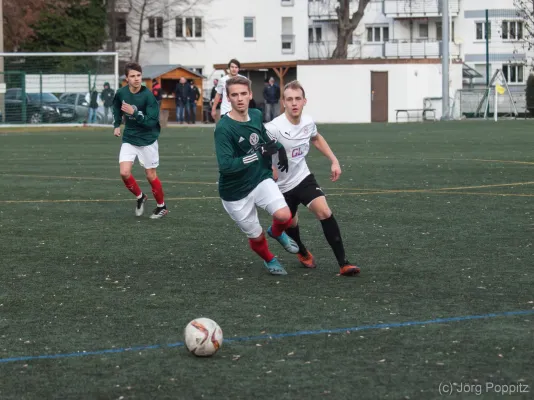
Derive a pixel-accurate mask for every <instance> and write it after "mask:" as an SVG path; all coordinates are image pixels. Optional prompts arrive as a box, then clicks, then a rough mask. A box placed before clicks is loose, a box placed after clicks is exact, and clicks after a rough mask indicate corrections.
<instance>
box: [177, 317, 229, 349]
mask: <svg viewBox="0 0 534 400" xmlns="http://www.w3.org/2000/svg"><path fill="white" fill-rule="evenodd" d="M184 339H185V346H186V347H187V350H189V351H190V352H191V353H193V354H194V355H195V356H198V357H209V356H212V355H214V354H215V353H217V351H219V349H220V348H221V346H222V343H223V332H222V329H221V327H220V326H219V325H218V324H217V323H216V322H215V321H213V320H212V319H209V318H196V319H194V320H192V321H191V322H189V323H188V324H187V326H186V327H185V330H184Z"/></svg>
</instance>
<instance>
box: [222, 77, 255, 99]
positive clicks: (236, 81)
mask: <svg viewBox="0 0 534 400" xmlns="http://www.w3.org/2000/svg"><path fill="white" fill-rule="evenodd" d="M232 85H245V86H246V87H248V91H249V92H252V87H251V84H250V81H249V80H248V79H247V78H245V77H244V76H234V77H233V78H230V79H228V80H227V81H226V94H227V95H228V96H230V86H232Z"/></svg>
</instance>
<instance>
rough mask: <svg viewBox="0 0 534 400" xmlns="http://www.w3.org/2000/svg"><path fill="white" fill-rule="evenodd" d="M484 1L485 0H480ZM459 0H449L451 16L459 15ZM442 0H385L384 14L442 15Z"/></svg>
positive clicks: (393, 15)
mask: <svg viewBox="0 0 534 400" xmlns="http://www.w3.org/2000/svg"><path fill="white" fill-rule="evenodd" d="M480 2H481V3H483V0H480ZM459 3H460V2H459V0H449V12H450V14H451V16H457V15H458V13H459V11H460V4H459ZM441 4H442V0H384V14H386V16H388V17H395V16H412V17H415V16H427V17H428V16H439V15H441Z"/></svg>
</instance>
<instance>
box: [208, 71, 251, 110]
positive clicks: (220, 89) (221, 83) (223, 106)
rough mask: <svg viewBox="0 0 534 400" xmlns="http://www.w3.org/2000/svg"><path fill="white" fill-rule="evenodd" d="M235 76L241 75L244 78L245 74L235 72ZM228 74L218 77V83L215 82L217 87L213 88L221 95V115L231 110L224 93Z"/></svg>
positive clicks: (228, 77)
mask: <svg viewBox="0 0 534 400" xmlns="http://www.w3.org/2000/svg"><path fill="white" fill-rule="evenodd" d="M237 76H241V77H242V78H246V76H243V75H240V74H237ZM230 78H231V76H230V75H225V76H223V77H222V78H221V79H219V83H218V84H217V87H216V88H215V91H216V92H217V93H219V94H220V95H221V96H222V102H221V116H222V115H224V114H226V113H227V112H230V111H231V110H232V105H231V104H230V102H229V101H228V96H227V95H226V81H227V80H228V79H230ZM247 79H248V78H247Z"/></svg>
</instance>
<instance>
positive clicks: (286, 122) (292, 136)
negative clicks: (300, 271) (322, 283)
mask: <svg viewBox="0 0 534 400" xmlns="http://www.w3.org/2000/svg"><path fill="white" fill-rule="evenodd" d="M283 102H284V106H285V112H284V114H282V115H280V116H278V117H277V118H275V119H273V120H272V121H271V122H269V123H267V124H265V128H266V129H267V132H268V134H269V136H271V137H272V138H274V139H276V140H278V141H279V142H280V144H282V145H283V146H284V148H285V149H286V151H287V158H288V160H289V170H288V171H285V172H284V171H280V170H279V169H275V168H276V164H277V161H278V155H273V170H274V172H275V178H276V176H277V177H278V179H277V182H276V183H277V184H278V187H279V188H280V191H281V192H282V193H283V195H284V197H285V199H286V202H287V205H288V206H289V209H290V210H291V215H292V217H293V221H292V224H291V226H290V227H289V228H287V229H286V233H287V234H288V236H289V237H291V238H292V239H293V240H294V241H295V242H297V244H298V246H299V253H298V258H299V260H300V262H301V264H303V265H304V266H305V267H308V268H315V267H316V264H315V259H314V257H313V255H312V254H311V253H310V252H309V251H308V249H307V248H306V246H304V244H303V243H302V240H301V239H300V232H299V226H298V217H297V209H298V206H299V205H300V204H303V205H304V206H306V207H308V209H309V210H310V211H311V212H312V213H314V214H315V216H316V217H317V219H319V220H320V221H321V226H322V228H323V233H324V235H325V237H326V240H327V241H328V244H329V245H330V247H331V248H332V250H333V252H334V255H335V256H336V259H337V262H338V264H339V268H340V274H341V275H345V276H352V275H357V274H358V273H359V272H360V268H358V267H357V266H356V265H353V264H351V263H350V262H349V261H348V260H347V258H346V255H345V248H344V246H343V241H342V239H341V232H340V230H339V226H338V224H337V221H336V219H335V217H334V215H333V214H332V211H331V210H330V208H329V207H328V203H327V202H326V197H325V194H324V192H323V191H322V189H321V187H320V186H319V184H318V183H317V181H316V180H315V177H314V176H313V174H312V173H311V172H310V170H309V168H308V165H307V163H306V155H307V154H308V152H309V150H310V142H311V143H312V144H313V145H314V146H315V148H316V149H317V150H319V151H320V152H321V153H322V154H323V155H324V156H325V157H327V158H328V159H329V160H330V161H331V162H332V167H331V180H332V181H333V182H335V181H337V180H338V178H339V176H340V175H341V167H340V165H339V162H338V160H337V158H336V156H335V155H334V153H333V152H332V150H331V149H330V146H329V145H328V143H327V142H326V140H325V139H324V138H323V136H321V135H320V134H319V132H317V126H316V125H315V123H314V122H313V119H312V118H311V117H310V116H308V115H303V114H302V110H303V108H304V106H305V105H306V96H305V92H304V89H303V87H302V86H301V85H300V83H299V82H297V81H293V82H290V83H288V84H287V85H286V86H285V87H284V94H283ZM267 232H268V233H269V234H270V232H271V230H270V228H269V229H268V230H267Z"/></svg>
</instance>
